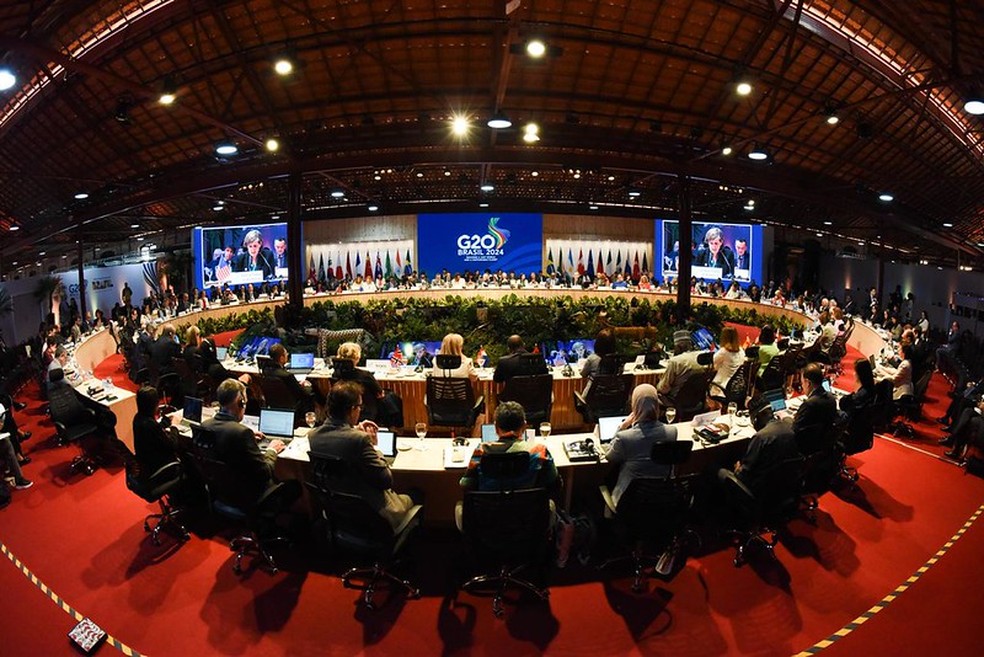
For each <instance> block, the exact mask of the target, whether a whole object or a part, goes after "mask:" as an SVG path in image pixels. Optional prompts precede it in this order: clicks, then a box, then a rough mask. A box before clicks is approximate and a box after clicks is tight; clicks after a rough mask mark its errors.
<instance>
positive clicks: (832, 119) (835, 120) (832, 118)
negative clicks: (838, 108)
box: [827, 114, 840, 125]
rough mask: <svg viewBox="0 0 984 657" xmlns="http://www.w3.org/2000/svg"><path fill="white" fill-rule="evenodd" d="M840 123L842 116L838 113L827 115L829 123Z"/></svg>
mask: <svg viewBox="0 0 984 657" xmlns="http://www.w3.org/2000/svg"><path fill="white" fill-rule="evenodd" d="M838 123H840V118H838V116H837V115H836V114H830V115H829V116H827V125H837V124H838Z"/></svg>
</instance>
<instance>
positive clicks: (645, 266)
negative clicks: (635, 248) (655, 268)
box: [642, 251, 649, 271]
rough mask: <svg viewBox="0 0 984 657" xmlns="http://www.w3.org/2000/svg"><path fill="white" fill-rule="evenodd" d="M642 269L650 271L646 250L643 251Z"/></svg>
mask: <svg viewBox="0 0 984 657" xmlns="http://www.w3.org/2000/svg"><path fill="white" fill-rule="evenodd" d="M642 271H649V257H648V255H647V254H646V252H645V251H643V253H642Z"/></svg>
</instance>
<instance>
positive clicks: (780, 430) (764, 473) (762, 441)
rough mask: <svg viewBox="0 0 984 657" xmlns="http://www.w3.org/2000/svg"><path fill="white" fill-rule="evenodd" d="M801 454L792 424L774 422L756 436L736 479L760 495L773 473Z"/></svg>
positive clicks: (743, 459) (743, 458) (744, 457)
mask: <svg viewBox="0 0 984 657" xmlns="http://www.w3.org/2000/svg"><path fill="white" fill-rule="evenodd" d="M798 455H799V449H798V448H797V446H796V436H795V435H794V434H793V427H792V426H791V425H790V424H789V423H788V422H783V421H781V420H772V421H770V422H769V423H768V424H767V425H765V426H764V427H762V428H761V429H759V430H758V431H757V432H755V435H754V436H752V440H751V441H750V442H749V443H748V450H747V451H746V452H745V455H744V456H743V457H742V458H741V462H740V464H739V467H738V469H737V470H736V472H735V476H737V477H738V479H739V481H741V483H743V484H745V485H746V486H748V488H749V489H750V490H751V491H752V493H753V494H755V495H756V496H758V495H760V494H761V493H762V492H763V491H761V490H760V489H761V487H762V484H764V483H765V482H766V481H767V478H768V476H769V474H770V472H772V471H773V470H774V469H775V468H776V467H778V466H779V464H780V463H782V462H783V461H786V460H787V459H791V458H793V457H795V456H798Z"/></svg>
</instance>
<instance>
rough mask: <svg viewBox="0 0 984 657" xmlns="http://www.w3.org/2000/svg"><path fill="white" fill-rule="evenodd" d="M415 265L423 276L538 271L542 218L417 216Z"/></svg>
mask: <svg viewBox="0 0 984 657" xmlns="http://www.w3.org/2000/svg"><path fill="white" fill-rule="evenodd" d="M417 249H418V256H417V260H418V263H419V270H420V271H425V272H427V275H428V276H431V277H433V276H434V274H436V273H437V272H439V271H441V270H442V269H447V270H448V271H450V272H451V273H455V272H463V271H465V270H476V269H477V270H478V271H485V270H486V269H490V270H492V271H496V270H498V269H502V270H503V271H507V272H508V271H514V272H517V273H530V272H534V271H535V272H539V271H540V269H541V268H542V267H543V215H540V214H525V213H493V212H489V213H469V214H421V215H417Z"/></svg>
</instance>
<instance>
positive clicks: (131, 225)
mask: <svg viewBox="0 0 984 657" xmlns="http://www.w3.org/2000/svg"><path fill="white" fill-rule="evenodd" d="M130 228H140V224H130Z"/></svg>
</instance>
